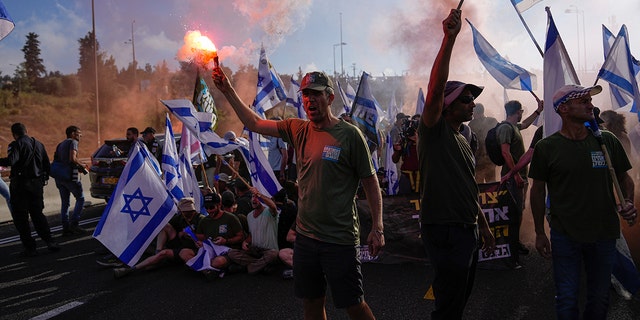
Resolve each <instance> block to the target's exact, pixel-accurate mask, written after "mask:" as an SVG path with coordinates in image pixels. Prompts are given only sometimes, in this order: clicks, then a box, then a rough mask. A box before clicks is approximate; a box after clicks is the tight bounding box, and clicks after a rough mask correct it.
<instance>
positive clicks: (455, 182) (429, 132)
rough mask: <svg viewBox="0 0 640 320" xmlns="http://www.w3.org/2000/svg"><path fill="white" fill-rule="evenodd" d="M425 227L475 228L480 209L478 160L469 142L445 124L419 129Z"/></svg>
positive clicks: (419, 155)
mask: <svg viewBox="0 0 640 320" xmlns="http://www.w3.org/2000/svg"><path fill="white" fill-rule="evenodd" d="M418 134H419V139H418V158H419V161H420V172H421V174H422V178H421V179H422V181H421V184H422V202H421V204H420V216H421V220H422V223H424V224H475V223H476V219H477V216H478V213H479V212H480V205H479V204H478V185H477V184H476V180H475V158H474V156H473V151H472V150H471V147H470V146H469V143H468V142H467V139H465V137H464V136H463V135H462V134H460V133H459V132H457V131H455V130H453V128H452V127H451V126H450V125H449V124H448V123H447V122H446V121H445V120H444V118H440V121H438V123H436V124H435V125H434V126H433V127H431V128H427V127H426V126H425V125H424V124H423V123H422V121H421V122H420V127H419V128H418Z"/></svg>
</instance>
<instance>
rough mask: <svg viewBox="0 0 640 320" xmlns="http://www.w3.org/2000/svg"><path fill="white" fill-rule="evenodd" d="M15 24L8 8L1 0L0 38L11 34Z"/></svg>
mask: <svg viewBox="0 0 640 320" xmlns="http://www.w3.org/2000/svg"><path fill="white" fill-rule="evenodd" d="M15 26H16V25H15V23H13V19H11V16H9V12H7V8H5V6H4V4H3V3H2V1H0V40H2V39H4V37H6V36H7V35H9V33H11V31H12V30H13V28H14V27H15Z"/></svg>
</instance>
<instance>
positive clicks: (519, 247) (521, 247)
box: [516, 241, 529, 256]
mask: <svg viewBox="0 0 640 320" xmlns="http://www.w3.org/2000/svg"><path fill="white" fill-rule="evenodd" d="M516 249H517V250H518V254H521V255H523V256H526V255H528V254H529V249H528V248H527V247H526V246H525V245H524V244H522V242H520V241H518V244H517V245H516Z"/></svg>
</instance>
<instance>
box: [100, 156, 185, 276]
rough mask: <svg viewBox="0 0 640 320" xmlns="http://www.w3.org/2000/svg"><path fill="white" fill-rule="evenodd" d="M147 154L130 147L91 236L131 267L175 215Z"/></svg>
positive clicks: (170, 200)
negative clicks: (127, 157) (114, 186)
mask: <svg viewBox="0 0 640 320" xmlns="http://www.w3.org/2000/svg"><path fill="white" fill-rule="evenodd" d="M150 158H152V157H150V156H149V154H148V153H147V154H144V153H142V152H141V151H140V144H138V143H136V144H134V145H133V147H132V150H131V151H129V159H128V160H127V164H126V165H125V167H124V169H123V170H122V175H121V177H120V180H118V184H117V185H116V189H115V190H114V192H113V195H112V196H111V198H110V199H109V202H108V203H107V207H106V208H105V210H104V213H103V214H102V217H101V218H100V222H98V225H97V226H96V229H95V231H94V233H93V237H94V238H96V239H97V240H98V241H100V242H101V243H102V244H103V245H104V246H105V247H107V249H109V251H111V252H112V253H113V254H114V255H116V256H117V257H118V259H120V260H121V261H122V262H124V263H126V264H127V265H129V266H133V265H135V264H136V263H137V262H138V260H139V259H140V257H141V256H142V253H143V252H144V251H145V250H146V249H147V247H148V246H149V244H151V241H152V240H153V238H155V237H156V235H157V234H158V233H159V232H160V230H162V228H164V226H165V225H166V224H167V223H168V222H169V220H170V219H171V217H173V215H174V214H175V213H176V212H177V208H176V204H175V202H174V200H173V198H172V197H171V195H170V194H169V193H168V192H167V189H166V188H165V184H164V183H163V182H162V179H161V178H160V177H159V176H158V175H157V174H156V172H155V171H154V169H153V168H152V166H151V164H150Z"/></svg>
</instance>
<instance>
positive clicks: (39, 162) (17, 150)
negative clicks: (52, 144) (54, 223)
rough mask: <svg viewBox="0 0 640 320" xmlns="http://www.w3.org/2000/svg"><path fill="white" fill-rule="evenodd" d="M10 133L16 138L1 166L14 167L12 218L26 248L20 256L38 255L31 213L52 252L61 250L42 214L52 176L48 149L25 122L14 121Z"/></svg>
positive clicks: (41, 237)
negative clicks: (46, 191) (31, 224)
mask: <svg viewBox="0 0 640 320" xmlns="http://www.w3.org/2000/svg"><path fill="white" fill-rule="evenodd" d="M11 133H12V134H13V139H14V140H15V141H13V142H11V143H10V144H9V150H8V153H7V157H6V158H0V165H1V166H11V175H10V176H9V179H10V180H11V184H10V185H9V188H10V191H11V208H12V210H11V217H12V218H13V224H14V225H15V227H16V229H17V230H18V233H19V234H20V240H21V241H22V245H23V246H24V247H25V251H23V252H21V253H20V255H21V256H23V257H32V256H35V255H36V254H37V251H36V241H35V239H33V237H31V228H30V226H29V216H31V221H33V226H34V228H35V229H36V232H37V233H38V235H39V236H40V239H42V240H43V241H44V242H45V243H46V244H47V248H48V249H49V251H54V252H55V251H59V250H60V247H59V246H58V244H56V243H55V242H54V241H53V239H52V237H51V230H50V229H49V223H48V222H47V218H46V217H45V216H44V214H43V213H42V209H43V208H44V184H45V182H46V181H47V180H48V179H49V156H47V151H46V150H45V148H44V145H42V143H41V142H40V141H37V140H36V139H34V138H32V137H29V136H28V135H27V128H26V127H25V126H24V124H22V123H14V124H13V125H12V126H11Z"/></svg>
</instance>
